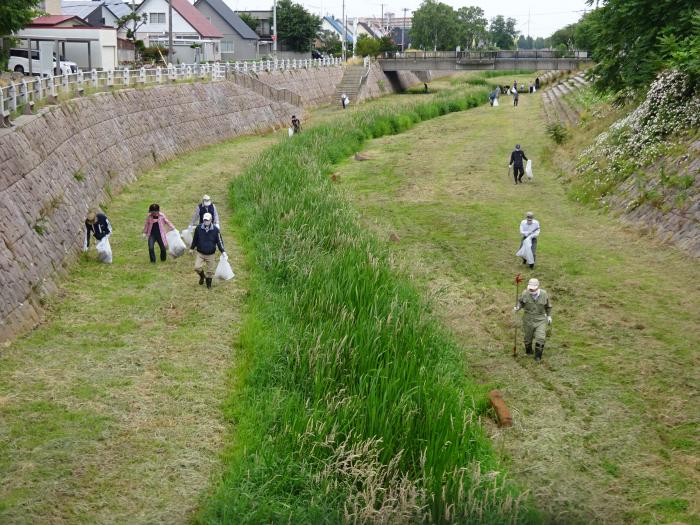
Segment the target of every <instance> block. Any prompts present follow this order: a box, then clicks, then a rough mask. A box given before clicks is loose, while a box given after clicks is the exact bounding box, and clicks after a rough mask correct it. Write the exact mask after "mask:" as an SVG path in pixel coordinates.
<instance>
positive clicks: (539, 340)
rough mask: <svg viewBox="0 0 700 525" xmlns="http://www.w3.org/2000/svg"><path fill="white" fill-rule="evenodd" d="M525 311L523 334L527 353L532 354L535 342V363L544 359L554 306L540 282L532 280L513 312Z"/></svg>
mask: <svg viewBox="0 0 700 525" xmlns="http://www.w3.org/2000/svg"><path fill="white" fill-rule="evenodd" d="M521 309H522V310H525V315H523V332H524V339H525V353H526V354H532V353H533V351H532V340H533V339H534V340H535V352H534V353H535V361H539V360H541V359H542V352H544V342H545V339H546V337H547V325H550V324H552V305H551V304H549V295H547V292H546V291H545V290H543V289H541V288H540V281H539V280H537V279H534V278H533V279H530V280H529V281H528V283H527V289H526V290H525V291H524V292H523V293H522V294H521V295H520V298H519V299H518V304H516V305H515V308H513V310H514V311H515V312H517V311H519V310H521Z"/></svg>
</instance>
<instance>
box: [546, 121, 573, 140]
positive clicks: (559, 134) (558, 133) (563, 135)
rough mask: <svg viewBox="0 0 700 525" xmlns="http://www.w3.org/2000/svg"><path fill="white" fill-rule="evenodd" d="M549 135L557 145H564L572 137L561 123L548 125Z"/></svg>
mask: <svg viewBox="0 0 700 525" xmlns="http://www.w3.org/2000/svg"><path fill="white" fill-rule="evenodd" d="M547 135H549V138H550V139H552V140H553V141H554V142H556V143H557V144H564V142H566V141H567V140H569V137H570V135H569V131H568V130H567V129H566V126H564V124H562V123H561V122H552V123H551V124H547Z"/></svg>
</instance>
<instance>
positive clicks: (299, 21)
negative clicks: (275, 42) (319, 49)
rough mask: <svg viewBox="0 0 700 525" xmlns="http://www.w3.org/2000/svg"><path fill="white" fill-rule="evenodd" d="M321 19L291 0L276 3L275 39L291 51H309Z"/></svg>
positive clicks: (319, 27) (281, 0)
mask: <svg viewBox="0 0 700 525" xmlns="http://www.w3.org/2000/svg"><path fill="white" fill-rule="evenodd" d="M320 29H321V19H320V18H319V17H317V16H315V15H312V14H311V13H309V12H308V11H307V10H306V9H304V7H303V6H301V5H300V4H295V3H292V1H291V0H280V1H279V2H278V3H277V37H278V38H279V39H280V41H281V42H283V43H284V44H286V45H287V46H288V47H289V48H290V49H291V50H293V51H299V52H304V51H311V48H312V47H313V42H314V39H315V38H316V33H318V31H319V30H320Z"/></svg>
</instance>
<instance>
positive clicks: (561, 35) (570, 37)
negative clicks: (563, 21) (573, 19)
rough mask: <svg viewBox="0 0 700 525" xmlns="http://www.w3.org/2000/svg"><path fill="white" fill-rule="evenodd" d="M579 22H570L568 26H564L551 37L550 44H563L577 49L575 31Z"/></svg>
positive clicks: (558, 45)
mask: <svg viewBox="0 0 700 525" xmlns="http://www.w3.org/2000/svg"><path fill="white" fill-rule="evenodd" d="M577 25H578V24H569V25H568V26H565V27H562V28H561V29H558V30H557V31H555V32H554V34H552V36H550V37H549V41H550V45H551V46H552V47H556V48H558V47H560V46H561V45H562V44H563V45H564V46H566V48H567V49H575V48H576V47H577V46H576V45H575V36H574V35H575V32H576V26H577Z"/></svg>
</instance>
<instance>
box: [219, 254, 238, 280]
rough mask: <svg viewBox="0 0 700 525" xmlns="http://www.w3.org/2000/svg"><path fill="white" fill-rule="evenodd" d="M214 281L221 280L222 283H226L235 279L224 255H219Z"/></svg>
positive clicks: (226, 256)
mask: <svg viewBox="0 0 700 525" xmlns="http://www.w3.org/2000/svg"><path fill="white" fill-rule="evenodd" d="M214 277H215V278H216V279H221V280H222V281H228V280H229V279H233V278H234V277H235V275H234V273H233V270H232V269H231V265H230V264H229V262H228V255H226V254H225V253H222V254H221V257H220V258H219V264H218V265H217V266H216V273H214Z"/></svg>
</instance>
